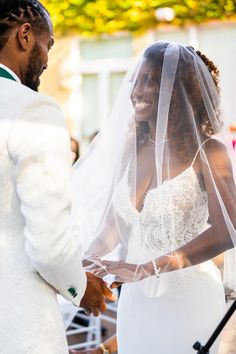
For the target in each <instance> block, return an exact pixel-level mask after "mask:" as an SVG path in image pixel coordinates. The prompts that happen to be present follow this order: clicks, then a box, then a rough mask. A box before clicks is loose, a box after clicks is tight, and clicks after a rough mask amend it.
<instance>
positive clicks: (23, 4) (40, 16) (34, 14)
mask: <svg viewBox="0 0 236 354" xmlns="http://www.w3.org/2000/svg"><path fill="white" fill-rule="evenodd" d="M47 13H48V12H47V10H46V9H45V8H44V6H43V5H42V4H41V3H40V2H39V1H37V0H0V50H1V49H2V48H3V47H4V46H5V44H6V42H7V40H8V37H9V34H10V32H11V30H12V29H13V28H14V27H15V26H16V25H21V24H23V23H26V22H28V23H30V24H31V26H32V28H33V30H34V31H37V33H39V34H40V32H42V31H45V30H48V23H47V19H46V14H47Z"/></svg>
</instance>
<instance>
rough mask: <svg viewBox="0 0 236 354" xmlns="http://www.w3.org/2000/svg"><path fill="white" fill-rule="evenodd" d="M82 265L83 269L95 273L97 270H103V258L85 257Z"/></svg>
mask: <svg viewBox="0 0 236 354" xmlns="http://www.w3.org/2000/svg"><path fill="white" fill-rule="evenodd" d="M82 264H83V267H84V268H85V269H86V270H87V271H93V270H95V269H97V268H101V266H102V261H101V258H99V257H94V256H87V255H86V256H84V257H83V259H82Z"/></svg>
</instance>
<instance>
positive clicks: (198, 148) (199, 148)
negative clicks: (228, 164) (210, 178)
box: [190, 138, 211, 167]
mask: <svg viewBox="0 0 236 354" xmlns="http://www.w3.org/2000/svg"><path fill="white" fill-rule="evenodd" d="M209 140H211V138H209V139H206V140H205V141H204V142H203V143H202V145H200V146H199V148H198V149H197V152H196V154H195V156H194V158H193V161H192V163H191V165H190V166H191V167H192V166H193V164H194V162H195V160H196V158H197V155H198V153H199V151H200V150H201V148H202V147H203V145H204V144H205V143H206V142H207V141H209Z"/></svg>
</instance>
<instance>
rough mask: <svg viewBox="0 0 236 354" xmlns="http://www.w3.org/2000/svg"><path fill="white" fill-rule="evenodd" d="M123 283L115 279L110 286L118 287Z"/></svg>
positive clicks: (112, 287)
mask: <svg viewBox="0 0 236 354" xmlns="http://www.w3.org/2000/svg"><path fill="white" fill-rule="evenodd" d="M122 284H124V282H121V281H114V282H113V283H112V284H111V286H110V288H111V289H116V288H119V286H121V285H122Z"/></svg>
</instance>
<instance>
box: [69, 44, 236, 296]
mask: <svg viewBox="0 0 236 354" xmlns="http://www.w3.org/2000/svg"><path fill="white" fill-rule="evenodd" d="M223 131H224V129H223V117H222V113H221V109H220V93H219V90H218V87H217V85H216V82H215V80H214V75H212V74H211V72H210V71H209V68H208V67H207V66H206V64H205V63H204V62H203V60H202V59H201V57H200V56H199V55H198V54H197V53H196V52H195V50H194V49H193V48H192V47H185V46H182V45H179V44H177V43H167V42H162V41H158V42H155V43H153V44H152V45H150V46H149V47H147V48H146V49H145V50H144V52H143V53H142V55H141V56H140V58H139V59H138V60H137V61H136V63H135V65H133V68H131V70H130V71H129V72H128V73H127V75H126V77H125V79H124V81H123V84H122V86H121V89H120V91H119V93H118V96H117V98H116V101H115V104H114V106H113V108H112V111H111V114H110V117H109V119H108V120H107V122H106V124H105V126H104V127H103V128H102V130H101V131H100V133H99V134H98V136H97V137H96V138H95V140H94V141H93V142H92V144H91V145H90V146H89V148H88V150H87V152H86V153H85V155H84V156H83V157H82V158H81V159H80V160H79V162H78V163H77V164H76V165H75V166H74V169H73V173H72V190H73V196H74V200H73V204H72V220H73V224H74V233H75V235H76V236H78V240H79V243H80V245H81V248H82V253H83V256H84V260H85V265H87V267H88V269H90V270H94V271H95V272H96V274H98V275H100V276H104V275H105V274H113V275H115V276H116V279H117V281H120V282H133V281H138V280H142V279H146V280H147V284H149V283H148V282H150V278H151V279H154V278H155V280H153V282H155V284H156V285H155V286H154V288H155V287H156V288H157V287H158V286H159V285H160V284H159V283H161V279H163V284H164V285H163V289H164V288H165V281H164V279H165V274H166V273H169V272H172V271H175V273H176V271H179V277H180V280H181V279H182V280H184V278H185V274H188V271H187V268H189V267H191V266H196V265H200V264H201V263H202V262H205V261H207V260H209V259H211V258H213V257H214V256H216V255H218V254H219V253H221V252H224V251H226V250H228V249H230V248H232V247H233V246H234V245H235V243H236V231H235V225H236V207H235V198H236V188H235V162H234V161H233V158H232V156H233V151H232V148H231V146H230V145H229V143H228V139H226V138H225V136H224V133H223ZM157 273H160V278H159V279H157V277H155V275H158V274H157ZM148 279H149V280H148ZM158 284H159V285H158ZM146 291H147V293H148V294H149V295H150V296H157V295H158V291H157V289H155V291H153V284H151V283H150V284H149V285H148V286H147V287H146Z"/></svg>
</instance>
